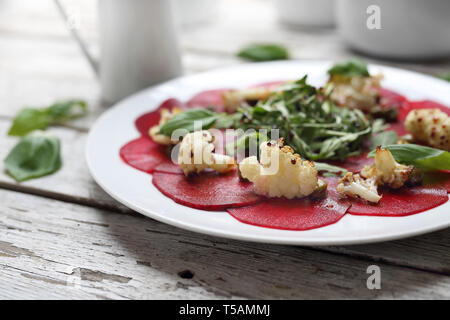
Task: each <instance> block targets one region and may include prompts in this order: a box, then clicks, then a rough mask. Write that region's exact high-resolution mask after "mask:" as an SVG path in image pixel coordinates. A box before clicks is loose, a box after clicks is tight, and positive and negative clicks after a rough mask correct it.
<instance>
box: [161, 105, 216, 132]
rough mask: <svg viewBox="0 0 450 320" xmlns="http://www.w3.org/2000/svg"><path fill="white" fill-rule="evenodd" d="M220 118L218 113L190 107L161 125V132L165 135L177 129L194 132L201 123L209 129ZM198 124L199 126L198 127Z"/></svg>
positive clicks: (204, 127) (202, 127) (204, 128)
mask: <svg viewBox="0 0 450 320" xmlns="http://www.w3.org/2000/svg"><path fill="white" fill-rule="evenodd" d="M217 119H218V114H217V113H215V112H213V111H210V110H207V109H190V110H186V111H184V112H181V113H179V114H177V115H176V116H174V117H173V118H170V119H169V121H167V122H166V123H165V124H164V125H162V126H161V128H160V129H159V132H160V133H161V134H163V135H165V136H169V137H170V136H171V135H172V133H173V132H174V131H175V130H177V129H185V130H187V131H188V132H194V130H196V129H199V128H200V125H201V129H202V130H207V129H209V128H211V127H212V126H213V125H214V122H216V120H217ZM196 125H197V126H198V127H196Z"/></svg>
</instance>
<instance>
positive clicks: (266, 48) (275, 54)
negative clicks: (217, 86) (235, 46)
mask: <svg viewBox="0 0 450 320" xmlns="http://www.w3.org/2000/svg"><path fill="white" fill-rule="evenodd" d="M237 56H238V57H240V58H243V59H246V60H251V61H271V60H285V59H289V53H288V50H287V49H286V48H285V47H282V46H279V45H276V44H254V45H250V46H248V47H246V48H244V49H242V50H241V51H239V52H238V54H237Z"/></svg>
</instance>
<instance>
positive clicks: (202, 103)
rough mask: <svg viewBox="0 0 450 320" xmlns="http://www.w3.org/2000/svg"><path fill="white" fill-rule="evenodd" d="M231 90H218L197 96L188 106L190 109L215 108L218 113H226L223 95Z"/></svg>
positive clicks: (204, 92)
mask: <svg viewBox="0 0 450 320" xmlns="http://www.w3.org/2000/svg"><path fill="white" fill-rule="evenodd" d="M228 90H231V89H216V90H208V91H203V92H200V93H198V94H196V95H195V96H194V97H193V98H191V100H189V101H188V102H187V103H186V105H187V107H188V108H207V107H211V106H214V107H215V110H216V111H217V112H224V110H225V107H224V104H223V100H222V94H223V93H224V92H225V91H228Z"/></svg>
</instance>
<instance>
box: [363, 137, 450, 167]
mask: <svg viewBox="0 0 450 320" xmlns="http://www.w3.org/2000/svg"><path fill="white" fill-rule="evenodd" d="M385 148H386V149H388V150H389V151H390V152H391V153H392V155H393V157H394V159H395V160H396V161H397V162H399V163H403V164H407V165H410V164H412V165H414V166H416V167H418V168H420V169H422V170H425V171H432V170H450V153H449V152H447V151H444V150H439V149H435V148H430V147H425V146H420V145H417V144H394V145H388V146H385ZM375 151H376V150H373V151H372V152H370V153H369V154H368V155H367V156H368V157H374V156H375Z"/></svg>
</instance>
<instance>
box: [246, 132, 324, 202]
mask: <svg viewBox="0 0 450 320" xmlns="http://www.w3.org/2000/svg"><path fill="white" fill-rule="evenodd" d="M260 151H261V161H260V162H259V161H258V160H257V158H256V157H249V158H246V159H244V160H243V161H242V162H241V163H240V164H239V172H240V175H241V177H242V178H244V179H247V180H249V181H251V182H253V183H254V191H255V193H257V194H260V195H264V196H266V197H270V198H273V197H286V198H288V199H292V198H303V197H306V196H309V195H310V194H312V193H313V192H314V191H315V190H317V188H318V187H319V180H318V173H317V169H316V168H315V167H314V163H313V162H311V161H306V160H302V159H301V158H300V156H299V155H298V154H294V151H293V150H292V148H291V147H289V146H283V142H282V140H280V141H279V142H278V143H277V142H275V141H269V142H264V143H262V144H261V146H260ZM320 187H323V184H320Z"/></svg>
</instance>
